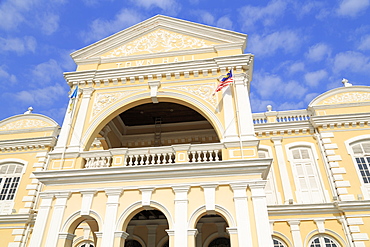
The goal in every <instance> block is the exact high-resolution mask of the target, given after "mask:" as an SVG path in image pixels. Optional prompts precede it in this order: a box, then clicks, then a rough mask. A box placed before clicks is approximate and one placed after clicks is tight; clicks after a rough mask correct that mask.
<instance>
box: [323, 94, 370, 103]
mask: <svg viewBox="0 0 370 247" xmlns="http://www.w3.org/2000/svg"><path fill="white" fill-rule="evenodd" d="M366 101H370V93H359V92H354V93H344V94H339V95H335V96H333V97H330V98H328V99H326V100H324V101H323V102H322V103H321V104H323V105H331V104H345V103H357V102H366Z"/></svg>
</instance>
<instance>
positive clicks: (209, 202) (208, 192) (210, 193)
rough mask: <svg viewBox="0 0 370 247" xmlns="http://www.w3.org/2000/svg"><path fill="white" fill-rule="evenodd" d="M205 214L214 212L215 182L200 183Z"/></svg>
mask: <svg viewBox="0 0 370 247" xmlns="http://www.w3.org/2000/svg"><path fill="white" fill-rule="evenodd" d="M202 188H203V191H204V199H205V202H206V211H207V214H215V213H216V211H215V209H216V188H217V184H207V185H202Z"/></svg>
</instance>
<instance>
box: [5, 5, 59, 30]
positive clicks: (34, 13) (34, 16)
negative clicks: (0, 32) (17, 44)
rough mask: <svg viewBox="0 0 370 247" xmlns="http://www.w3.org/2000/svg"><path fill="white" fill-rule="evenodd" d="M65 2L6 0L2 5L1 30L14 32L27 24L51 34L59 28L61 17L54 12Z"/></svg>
mask: <svg viewBox="0 0 370 247" xmlns="http://www.w3.org/2000/svg"><path fill="white" fill-rule="evenodd" d="M65 2H66V1H65V0H54V1H43V0H4V1H2V3H0V29H4V30H14V29H17V27H18V26H19V25H21V24H24V23H25V24H27V25H28V26H31V27H33V28H41V31H43V32H44V33H46V34H51V33H52V32H54V31H55V30H56V28H58V26H59V25H58V21H59V17H58V16H57V15H56V13H54V12H55V11H58V8H59V6H60V5H61V4H64V3H65ZM38 16H41V17H42V19H40V18H38ZM53 30H54V31H53Z"/></svg>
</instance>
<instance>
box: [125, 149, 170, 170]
mask: <svg viewBox="0 0 370 247" xmlns="http://www.w3.org/2000/svg"><path fill="white" fill-rule="evenodd" d="M175 154H176V152H175V151H174V150H173V149H172V148H171V147H148V148H130V149H127V153H126V159H125V163H124V165H125V166H138V165H159V164H171V163H175Z"/></svg>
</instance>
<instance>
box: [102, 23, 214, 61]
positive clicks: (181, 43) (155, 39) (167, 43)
mask: <svg viewBox="0 0 370 247" xmlns="http://www.w3.org/2000/svg"><path fill="white" fill-rule="evenodd" d="M217 44H219V43H216V42H214V41H209V40H205V39H201V38H196V37H192V36H189V35H183V34H180V33H177V32H171V31H168V30H165V29H157V30H155V31H153V32H150V33H148V34H146V35H143V36H141V37H139V38H137V39H135V40H133V41H130V42H128V43H126V44H123V45H121V46H119V47H117V48H115V49H113V50H111V51H109V52H106V53H104V54H102V55H101V56H100V57H101V58H111V57H123V56H132V55H143V54H153V53H162V52H170V51H181V50H189V49H200V48H207V47H212V46H213V45H217Z"/></svg>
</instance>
